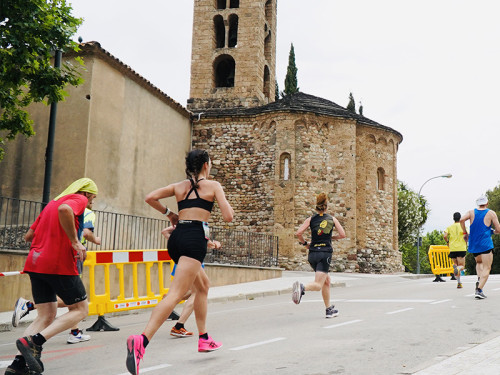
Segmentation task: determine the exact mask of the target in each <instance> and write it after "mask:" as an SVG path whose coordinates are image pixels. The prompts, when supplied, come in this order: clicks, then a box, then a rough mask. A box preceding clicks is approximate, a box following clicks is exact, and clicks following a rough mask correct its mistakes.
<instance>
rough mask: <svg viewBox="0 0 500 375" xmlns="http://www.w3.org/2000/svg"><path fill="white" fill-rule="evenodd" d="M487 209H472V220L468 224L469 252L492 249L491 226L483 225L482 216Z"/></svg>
mask: <svg viewBox="0 0 500 375" xmlns="http://www.w3.org/2000/svg"><path fill="white" fill-rule="evenodd" d="M488 211H489V209H486V210H478V209H477V208H475V209H474V221H473V222H472V224H471V226H470V235H469V253H482V252H483V251H488V250H491V249H493V239H492V238H491V233H492V232H491V228H490V227H487V226H486V225H484V217H485V216H486V214H487V213H488Z"/></svg>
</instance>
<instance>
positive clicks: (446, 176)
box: [417, 173, 452, 275]
mask: <svg viewBox="0 0 500 375" xmlns="http://www.w3.org/2000/svg"><path fill="white" fill-rule="evenodd" d="M441 177H442V178H451V177H452V175H451V173H448V174H443V175H441V176H436V177H432V178H429V179H428V180H427V181H425V182H424V183H423V184H422V186H421V187H420V190H419V191H418V200H419V202H420V192H421V191H422V188H423V187H424V185H425V184H426V183H428V182H429V181H430V180H434V179H435V178H441ZM419 274H420V226H419V227H418V235H417V275H419Z"/></svg>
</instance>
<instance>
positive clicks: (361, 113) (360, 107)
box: [358, 102, 363, 116]
mask: <svg viewBox="0 0 500 375" xmlns="http://www.w3.org/2000/svg"><path fill="white" fill-rule="evenodd" d="M358 112H359V114H360V115H361V116H363V104H361V102H359V109H358Z"/></svg>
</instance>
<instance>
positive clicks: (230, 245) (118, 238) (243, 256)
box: [0, 196, 278, 267]
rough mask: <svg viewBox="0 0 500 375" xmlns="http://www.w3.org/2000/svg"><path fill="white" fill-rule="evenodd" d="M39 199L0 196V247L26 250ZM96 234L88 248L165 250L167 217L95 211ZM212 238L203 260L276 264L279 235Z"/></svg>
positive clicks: (225, 233) (230, 233)
mask: <svg viewBox="0 0 500 375" xmlns="http://www.w3.org/2000/svg"><path fill="white" fill-rule="evenodd" d="M42 207H43V206H42V203H41V202H33V201H26V200H22V199H14V198H6V197H1V196H0V250H2V249H8V250H29V244H27V243H26V242H25V241H24V235H25V234H26V232H27V231H28V229H29V227H30V226H31V224H32V223H33V222H34V221H35V219H36V218H37V216H38V215H39V214H40V212H41V210H42ZM94 212H95V214H96V222H95V230H94V233H95V235H96V236H99V237H101V245H100V246H98V245H95V244H93V243H90V242H88V248H89V250H97V249H100V250H134V249H166V248H167V240H166V239H165V238H164V237H163V236H162V235H161V230H162V229H163V228H165V227H166V226H168V225H169V223H168V221H167V220H160V219H152V218H148V217H142V216H134V215H126V214H119V213H113V212H104V211H97V210H94ZM211 237H212V239H214V240H217V241H219V242H220V243H221V244H222V248H221V249H219V250H210V249H209V250H208V252H207V256H206V257H205V262H206V263H218V264H234V265H247V266H256V267H275V266H277V265H278V238H277V237H276V236H273V235H269V234H264V233H253V232H243V231H234V230H229V229H222V228H211Z"/></svg>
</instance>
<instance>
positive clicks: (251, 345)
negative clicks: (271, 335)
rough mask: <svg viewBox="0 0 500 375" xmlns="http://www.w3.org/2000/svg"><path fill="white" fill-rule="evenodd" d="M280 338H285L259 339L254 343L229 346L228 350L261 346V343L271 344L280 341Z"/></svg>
mask: <svg viewBox="0 0 500 375" xmlns="http://www.w3.org/2000/svg"><path fill="white" fill-rule="evenodd" d="M282 340H286V337H276V338H275V339H271V340H266V341H260V342H256V343H253V344H248V345H242V346H237V347H236V348H231V349H229V350H243V349H248V348H253V347H255V346H261V345H266V344H271V343H273V342H276V341H282Z"/></svg>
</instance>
